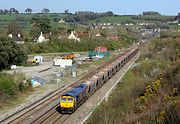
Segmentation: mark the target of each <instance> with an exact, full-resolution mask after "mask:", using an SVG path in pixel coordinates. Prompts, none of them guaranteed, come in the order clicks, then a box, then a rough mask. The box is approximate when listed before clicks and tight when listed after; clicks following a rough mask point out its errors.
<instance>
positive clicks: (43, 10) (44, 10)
mask: <svg viewBox="0 0 180 124" xmlns="http://www.w3.org/2000/svg"><path fill="white" fill-rule="evenodd" d="M41 12H42V13H49V12H50V10H49V9H47V8H44V9H42V10H41Z"/></svg>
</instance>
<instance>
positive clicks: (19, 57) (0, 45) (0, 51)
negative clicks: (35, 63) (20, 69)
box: [0, 37, 27, 70]
mask: <svg viewBox="0 0 180 124" xmlns="http://www.w3.org/2000/svg"><path fill="white" fill-rule="evenodd" d="M26 61H27V55H25V53H24V51H23V50H22V48H21V47H20V46H18V45H17V44H16V43H15V42H13V41H12V40H10V39H8V38H5V37H0V70H2V69H4V68H6V67H9V66H10V65H12V64H15V65H21V64H22V63H23V62H26Z"/></svg>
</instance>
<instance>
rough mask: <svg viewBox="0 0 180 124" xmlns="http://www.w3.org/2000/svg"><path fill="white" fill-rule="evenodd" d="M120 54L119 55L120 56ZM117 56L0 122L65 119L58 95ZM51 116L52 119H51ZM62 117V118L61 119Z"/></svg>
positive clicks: (35, 123) (40, 121)
mask: <svg viewBox="0 0 180 124" xmlns="http://www.w3.org/2000/svg"><path fill="white" fill-rule="evenodd" d="M120 56H122V55H119V56H118V57H120ZM118 57H116V58H113V59H111V60H110V61H109V62H106V63H105V64H103V65H101V66H99V67H97V68H95V69H93V70H92V71H90V72H89V73H88V74H86V75H85V76H84V77H82V78H81V79H79V80H78V81H76V82H75V83H73V84H71V85H69V86H66V87H65V86H63V87H61V88H59V89H57V90H56V91H54V92H52V93H50V94H48V95H47V96H45V97H43V98H42V99H40V100H38V101H36V102H35V103H33V104H31V105H30V106H27V107H25V108H24V109H22V110H20V111H18V112H16V113H14V114H13V115H10V116H9V117H7V118H6V119H4V120H1V121H0V123H8V124H17V123H18V124H21V123H23V124H24V123H28V124H30V123H34V124H39V123H56V122H58V123H59V122H61V121H62V120H63V119H64V120H66V119H67V118H68V117H69V115H61V114H60V113H59V112H57V111H58V104H59V97H60V96H61V95H62V94H63V93H64V92H66V91H67V90H68V89H69V88H71V87H74V86H77V85H78V84H80V83H81V82H83V80H85V79H87V78H88V77H90V76H92V75H93V74H94V73H96V72H98V71H99V70H100V69H102V68H103V67H105V66H107V65H109V64H110V63H112V62H113V61H115V60H116V59H117V58H118ZM54 114H56V115H57V116H55V117H57V118H56V119H55V118H54V116H52V115H54ZM51 117H52V119H51ZM61 118H63V119H61Z"/></svg>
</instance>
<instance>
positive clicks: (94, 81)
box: [59, 48, 138, 113]
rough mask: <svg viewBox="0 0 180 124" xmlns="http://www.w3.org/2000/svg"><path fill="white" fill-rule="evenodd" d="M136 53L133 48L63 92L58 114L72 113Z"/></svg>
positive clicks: (135, 49) (136, 49)
mask: <svg viewBox="0 0 180 124" xmlns="http://www.w3.org/2000/svg"><path fill="white" fill-rule="evenodd" d="M137 52H138V48H134V49H131V50H129V51H128V52H126V53H125V54H123V55H122V56H120V57H119V58H117V59H116V60H115V61H114V62H112V63H111V64H109V65H108V66H106V67H105V68H103V69H101V70H99V72H97V73H95V74H94V75H93V76H91V77H90V78H88V79H87V80H85V81H84V82H82V83H80V84H79V85H78V86H76V87H73V88H72V89H71V90H69V91H67V92H65V93H64V94H63V95H62V96H61V97H60V103H59V107H60V112H61V113H73V112H74V111H75V110H76V109H77V108H78V107H79V106H80V105H81V104H82V103H83V102H85V101H86V100H87V99H88V98H89V96H91V95H92V94H93V93H94V92H95V91H96V90H98V89H99V88H100V87H101V86H102V85H103V84H104V83H105V82H106V81H107V80H108V79H109V78H111V77H112V76H113V75H114V74H115V73H116V72H117V71H119V70H120V69H121V68H122V67H123V66H124V65H125V64H126V63H127V62H128V61H129V60H130V59H131V58H132V57H134V56H135V55H136V54H137Z"/></svg>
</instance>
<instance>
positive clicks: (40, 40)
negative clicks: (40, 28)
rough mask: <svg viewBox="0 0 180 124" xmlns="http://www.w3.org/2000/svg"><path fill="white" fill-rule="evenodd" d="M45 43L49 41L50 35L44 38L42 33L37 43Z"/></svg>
mask: <svg viewBox="0 0 180 124" xmlns="http://www.w3.org/2000/svg"><path fill="white" fill-rule="evenodd" d="M44 41H49V35H47V34H45V36H44V35H43V34H42V32H41V34H40V36H39V37H38V39H37V42H39V43H42V42H44Z"/></svg>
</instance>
